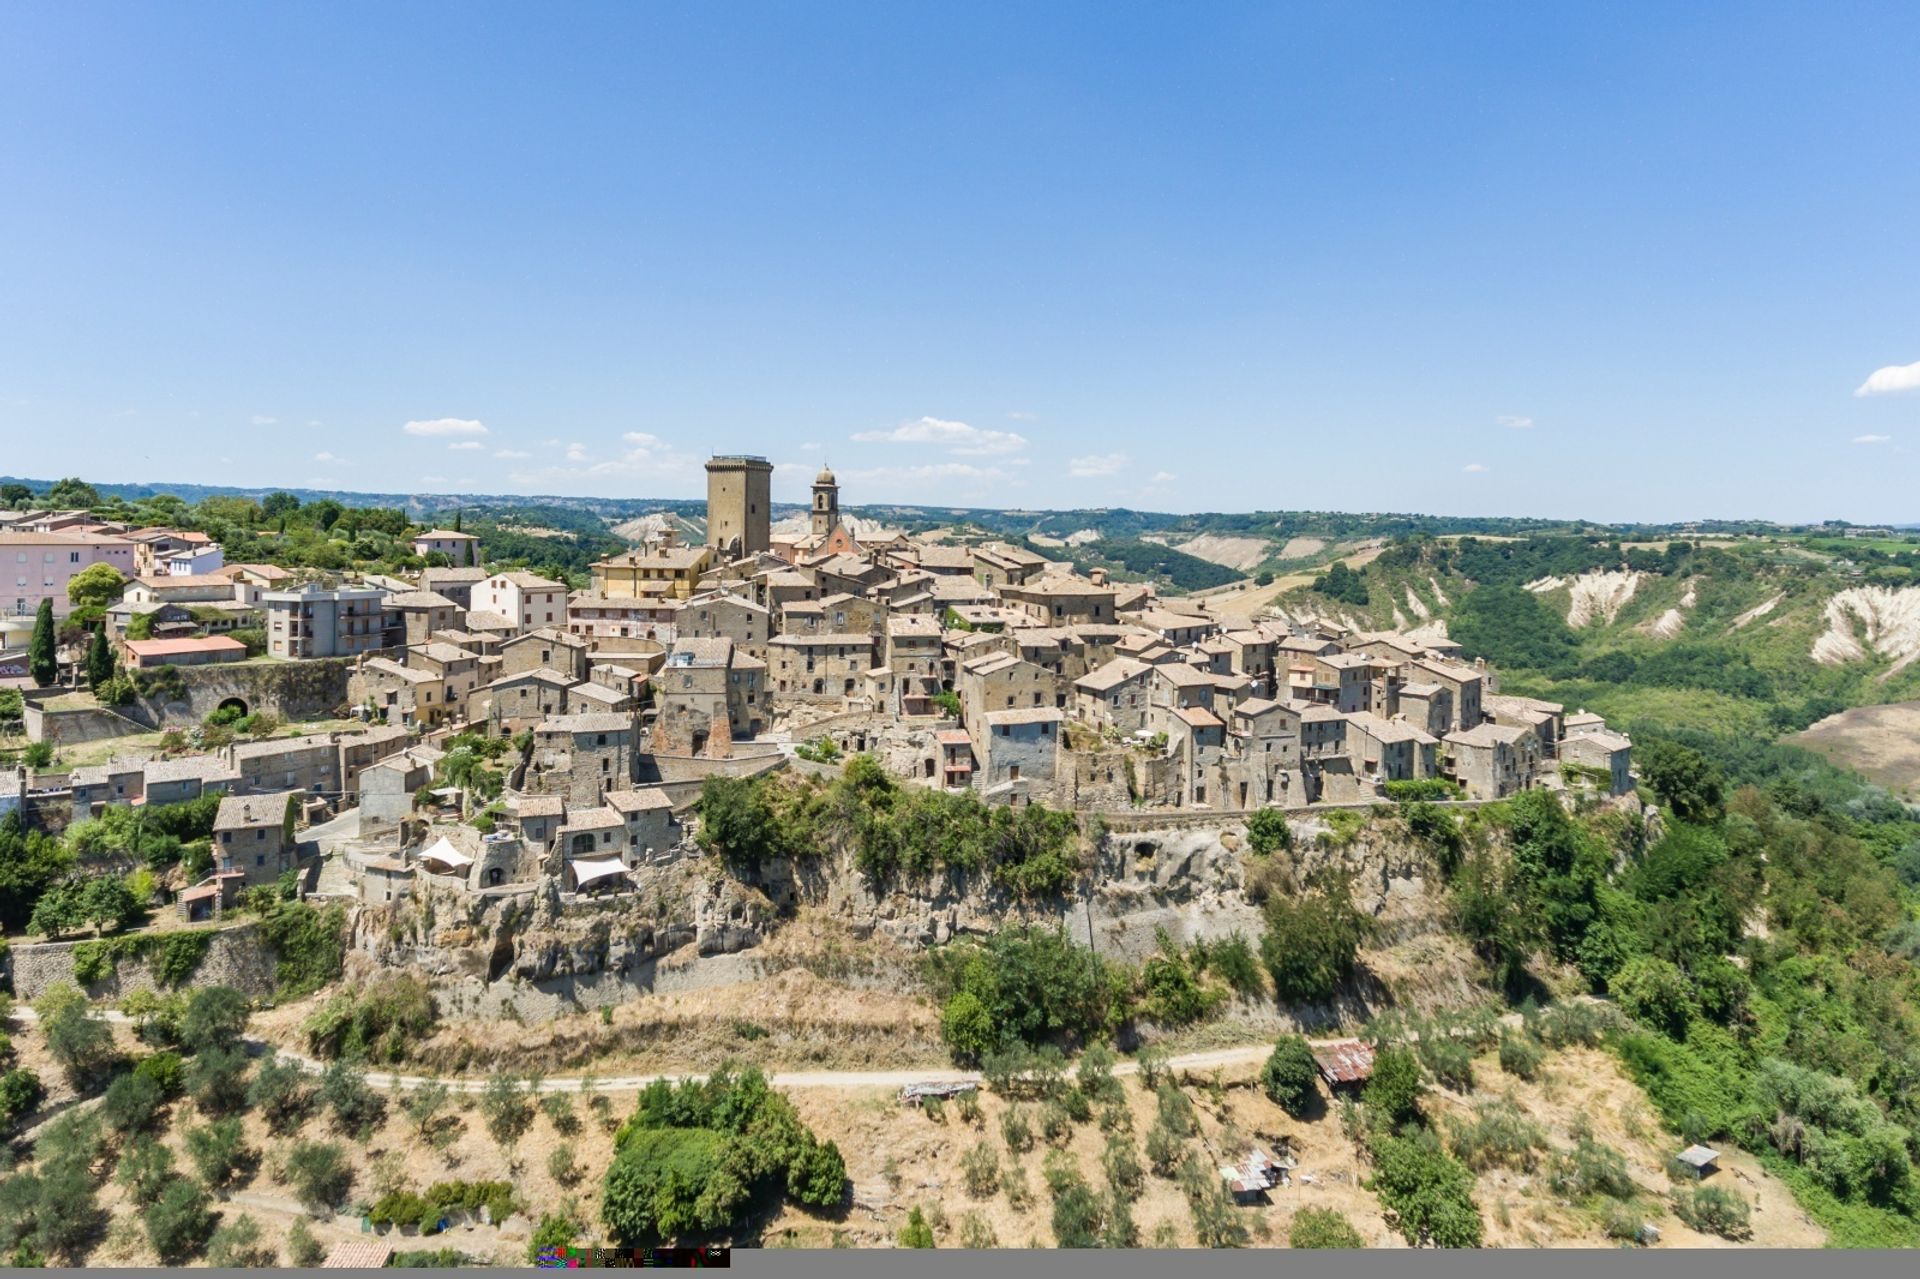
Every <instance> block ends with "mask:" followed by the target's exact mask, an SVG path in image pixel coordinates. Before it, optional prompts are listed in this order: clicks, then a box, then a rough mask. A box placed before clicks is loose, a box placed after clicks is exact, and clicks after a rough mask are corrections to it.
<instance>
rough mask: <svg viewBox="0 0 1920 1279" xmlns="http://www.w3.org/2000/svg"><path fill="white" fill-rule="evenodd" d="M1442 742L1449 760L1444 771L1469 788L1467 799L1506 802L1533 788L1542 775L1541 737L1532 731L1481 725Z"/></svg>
mask: <svg viewBox="0 0 1920 1279" xmlns="http://www.w3.org/2000/svg"><path fill="white" fill-rule="evenodd" d="M1441 740H1442V741H1443V742H1444V743H1445V746H1444V749H1445V751H1446V756H1447V760H1448V763H1447V764H1446V765H1445V766H1443V768H1442V770H1441V771H1442V773H1443V774H1444V775H1446V776H1449V777H1451V778H1453V780H1454V781H1456V782H1459V783H1460V784H1461V785H1462V786H1464V787H1465V788H1466V791H1467V798H1468V799H1505V798H1506V797H1507V796H1509V795H1512V794H1515V793H1517V792H1519V791H1522V790H1525V789H1526V788H1527V787H1529V786H1531V785H1533V782H1534V778H1535V776H1536V774H1537V773H1538V772H1539V765H1540V738H1539V736H1538V735H1537V734H1536V733H1535V732H1534V731H1533V730H1532V729H1528V728H1515V727H1511V726H1509V725H1504V724H1478V725H1475V726H1474V727H1473V728H1466V729H1456V730H1455V731H1453V732H1451V733H1448V734H1447V735H1446V737H1444V738H1442V739H1441Z"/></svg>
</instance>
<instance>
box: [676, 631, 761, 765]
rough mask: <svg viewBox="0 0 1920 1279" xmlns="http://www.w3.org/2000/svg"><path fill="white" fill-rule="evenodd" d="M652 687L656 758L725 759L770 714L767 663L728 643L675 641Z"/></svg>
mask: <svg viewBox="0 0 1920 1279" xmlns="http://www.w3.org/2000/svg"><path fill="white" fill-rule="evenodd" d="M653 686H654V699H653V700H654V723H653V749H654V750H655V751H657V752H659V753H661V754H666V755H707V756H711V757H713V758H716V759H720V758H725V757H726V756H728V755H730V754H732V749H731V748H732V744H733V743H734V742H735V741H741V740H745V739H748V738H752V737H755V736H758V735H759V734H760V733H761V732H763V731H764V730H765V728H766V724H767V721H768V720H769V719H770V718H771V716H772V714H773V707H772V705H771V701H772V694H771V692H770V691H769V689H768V669H767V666H766V664H765V663H763V662H761V661H760V660H759V659H758V658H756V657H753V656H751V655H750V654H747V653H742V652H739V651H737V650H736V649H735V648H734V646H733V641H732V640H728V639H682V640H676V641H674V645H673V651H672V652H670V653H668V654H667V660H666V664H665V665H664V666H662V667H661V668H660V671H659V673H658V674H657V675H655V677H654V681H653Z"/></svg>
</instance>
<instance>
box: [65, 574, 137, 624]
mask: <svg viewBox="0 0 1920 1279" xmlns="http://www.w3.org/2000/svg"><path fill="white" fill-rule="evenodd" d="M125 585H126V582H125V579H123V578H122V577H121V576H120V574H119V573H118V572H117V571H116V570H115V569H114V567H113V566H112V565H111V564H90V565H88V566H87V567H86V568H83V569H81V570H80V571H79V572H78V573H75V574H74V575H73V576H72V577H70V578H68V579H67V602H68V603H70V604H72V605H73V609H74V611H75V612H76V613H83V614H91V615H93V616H98V615H99V612H100V610H102V609H104V608H106V606H107V605H109V604H111V603H113V602H114V601H115V600H117V599H119V598H120V591H121V589H122V588H123V587H124V586H125Z"/></svg>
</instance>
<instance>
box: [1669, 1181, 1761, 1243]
mask: <svg viewBox="0 0 1920 1279" xmlns="http://www.w3.org/2000/svg"><path fill="white" fill-rule="evenodd" d="M1673 1213H1674V1216H1676V1217H1678V1218H1680V1220H1682V1221H1684V1222H1686V1223H1687V1225H1689V1226H1691V1227H1693V1228H1694V1229H1695V1230H1698V1231H1700V1232H1701V1233H1703V1234H1712V1235H1719V1236H1720V1237H1721V1238H1722V1239H1736V1240H1737V1239H1750V1238H1752V1237H1753V1227H1752V1226H1751V1225H1750V1224H1749V1222H1748V1209H1747V1202H1746V1200H1744V1199H1742V1198H1741V1197H1740V1196H1739V1195H1737V1194H1734V1193H1733V1192H1732V1191H1729V1190H1724V1189H1722V1188H1721V1187H1719V1186H1695V1187H1693V1188H1692V1189H1691V1190H1688V1189H1687V1188H1684V1187H1683V1188H1681V1189H1679V1190H1676V1191H1674V1192H1673Z"/></svg>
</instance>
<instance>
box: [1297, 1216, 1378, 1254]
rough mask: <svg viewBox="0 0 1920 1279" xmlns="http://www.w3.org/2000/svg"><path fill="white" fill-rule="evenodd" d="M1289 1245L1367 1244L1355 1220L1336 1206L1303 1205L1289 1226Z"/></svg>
mask: <svg viewBox="0 0 1920 1279" xmlns="http://www.w3.org/2000/svg"><path fill="white" fill-rule="evenodd" d="M1287 1247H1289V1248H1314V1249H1330V1248H1364V1247H1366V1244H1364V1243H1362V1242H1361V1240H1360V1232H1359V1231H1358V1230H1355V1229H1354V1228H1353V1223H1352V1222H1350V1221H1348V1220H1347V1219H1346V1218H1345V1217H1344V1216H1342V1215H1341V1214H1340V1213H1338V1212H1336V1211H1335V1210H1334V1209H1332V1208H1302V1209H1300V1211H1298V1212H1296V1213H1294V1214H1293V1223H1292V1225H1290V1226H1289V1227H1288V1228H1287Z"/></svg>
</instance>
